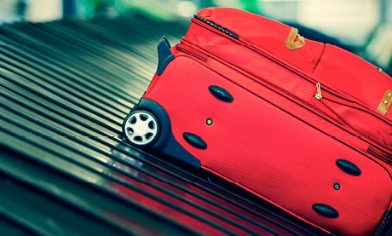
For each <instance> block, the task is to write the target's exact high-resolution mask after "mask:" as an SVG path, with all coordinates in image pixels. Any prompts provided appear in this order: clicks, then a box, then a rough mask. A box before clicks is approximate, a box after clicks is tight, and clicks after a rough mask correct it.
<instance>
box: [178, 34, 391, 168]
mask: <svg viewBox="0 0 392 236" xmlns="http://www.w3.org/2000/svg"><path fill="white" fill-rule="evenodd" d="M194 47H195V46H193V45H192V44H191V43H188V42H187V41H185V40H184V39H182V41H181V43H180V44H177V45H176V49H177V50H178V51H179V52H183V53H185V54H187V55H189V56H191V57H194V58H197V59H199V60H201V61H203V62H207V60H208V58H212V59H213V60H216V61H218V62H219V63H222V64H224V65H226V66H227V67H229V68H230V69H233V70H235V71H241V72H244V73H245V74H246V76H247V77H249V78H251V79H253V80H255V79H254V78H252V76H250V75H248V73H247V72H246V71H244V70H242V69H241V68H239V67H237V66H234V65H232V64H230V63H226V62H225V61H224V60H223V59H221V58H219V57H216V56H214V55H212V54H210V53H209V52H207V51H201V50H202V49H198V48H194ZM244 73H242V74H244ZM255 81H257V83H259V84H261V85H263V86H267V87H268V88H270V89H271V90H273V91H275V92H277V93H278V94H281V95H283V96H285V97H286V98H288V95H287V94H290V95H291V97H295V98H297V97H296V96H295V95H294V94H292V93H290V92H288V91H285V90H284V89H280V90H282V91H278V90H277V88H276V86H275V85H273V84H270V83H269V82H268V81H265V80H264V79H262V78H259V77H257V79H256V80H255ZM322 91H325V92H326V93H327V95H330V96H327V97H325V96H323V92H322ZM331 95H332V96H331ZM314 97H315V98H316V100H317V102H320V104H323V106H324V107H325V108H326V109H327V110H328V111H329V112H328V113H332V114H328V113H325V111H323V110H324V109H321V110H320V108H318V107H317V106H315V105H312V104H310V103H309V102H305V101H303V100H302V99H293V98H288V99H290V100H291V101H294V102H295V103H297V104H298V102H299V101H300V102H301V103H302V104H303V105H302V106H304V107H305V109H308V110H311V111H313V112H316V113H318V115H320V116H321V117H323V118H324V119H326V120H327V121H329V122H331V123H332V124H334V125H337V126H339V127H341V128H342V129H344V130H346V131H347V132H349V133H351V134H352V135H354V136H357V137H358V138H360V139H361V140H363V141H365V142H371V143H373V144H374V145H372V147H374V148H375V149H377V150H380V151H381V150H383V151H381V152H385V153H387V154H386V155H381V154H379V153H380V152H379V151H378V152H377V151H370V150H369V152H368V153H369V154H371V155H374V156H375V157H377V158H379V159H380V160H383V161H384V162H386V163H388V164H390V165H392V158H390V157H388V155H392V151H390V150H386V149H385V148H383V147H382V145H381V144H379V143H378V142H377V141H374V140H373V139H371V140H369V138H364V137H361V136H363V135H361V132H358V131H357V130H356V129H354V128H352V127H351V126H350V125H348V124H347V123H346V122H345V121H344V119H343V118H341V117H340V116H339V115H338V114H336V113H335V112H334V111H333V109H331V108H330V107H329V106H328V105H327V104H326V103H325V101H329V102H335V103H337V104H342V106H346V107H351V108H353V109H357V110H360V111H362V112H365V113H367V114H369V115H372V116H376V117H377V114H374V113H372V112H369V111H368V109H367V108H366V107H362V106H361V104H358V103H356V102H353V101H351V100H348V99H346V98H344V97H342V96H340V95H338V94H336V93H334V92H332V93H331V91H330V89H328V88H326V87H325V86H323V89H322V88H321V83H320V82H317V83H316V94H315V95H314ZM331 97H335V99H331ZM335 100H337V101H335ZM317 102H316V103H317ZM321 114H324V115H321ZM325 116H327V117H330V118H329V119H328V118H326V117H325ZM331 119H332V120H331ZM383 121H384V122H385V120H383ZM386 123H387V124H389V122H386ZM391 125H392V124H391ZM390 159H391V160H390Z"/></svg>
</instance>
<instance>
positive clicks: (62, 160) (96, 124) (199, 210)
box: [0, 17, 322, 235]
mask: <svg viewBox="0 0 392 236" xmlns="http://www.w3.org/2000/svg"><path fill="white" fill-rule="evenodd" d="M185 32H186V27H184V26H181V25H179V24H174V23H159V22H153V21H150V20H147V19H144V18H142V17H130V18H119V19H111V20H109V19H95V20H90V21H82V20H63V21H57V22H50V23H39V24H33V23H20V24H14V25H3V26H1V27H0V104H1V106H0V146H1V149H0V229H1V230H0V231H1V232H2V233H1V234H2V235H14V234H30V235H34V234H37V235H79V234H82V235H103V234H104V235H121V234H131V235H132V234H136V235H159V234H164V235H198V234H204V235H206V234H207V235H227V234H229V235H230V234H237V235H254V234H263V235H322V233H321V232H320V231H318V230H317V229H314V228H313V227H310V226H309V225H307V224H305V223H303V222H301V221H300V220H297V219H295V218H293V217H291V216H290V215H288V214H285V213H284V212H282V211H280V210H279V209H276V208H275V207H273V206H271V205H269V204H267V203H265V202H263V201H261V200H259V199H257V198H255V197H253V196H252V195H250V194H248V193H246V192H245V191H241V190H240V189H238V188H237V187H235V186H233V185H232V184H230V183H226V182H225V181H224V180H222V179H219V178H218V177H215V176H212V175H210V174H208V173H205V172H202V171H195V170H191V169H189V168H186V167H183V166H178V165H176V164H174V163H171V162H169V161H167V160H166V159H165V158H164V157H159V156H154V155H152V154H149V153H146V152H142V151H140V150H137V149H134V148H132V147H130V146H128V145H127V144H126V143H125V142H124V141H123V139H122V137H121V124H122V120H123V119H124V117H125V116H126V115H127V113H128V112H129V110H130V108H131V107H132V106H133V105H134V104H135V103H136V102H137V101H138V99H139V98H140V97H141V95H142V94H143V92H144V91H145V89H146V88H147V86H148V83H149V80H150V79H151V77H152V75H153V73H154V72H155V69H156V62H157V56H156V44H157V42H158V41H159V39H160V37H161V36H163V35H164V36H166V37H167V38H168V39H169V41H171V42H172V43H173V44H174V43H177V42H178V41H179V39H180V38H181V36H182V35H183V34H184V33H185Z"/></svg>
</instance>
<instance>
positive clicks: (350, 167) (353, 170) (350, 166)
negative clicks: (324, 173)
mask: <svg viewBox="0 0 392 236" xmlns="http://www.w3.org/2000/svg"><path fill="white" fill-rule="evenodd" d="M336 165H337V166H338V167H339V169H341V170H342V171H343V172H345V173H346V174H349V175H353V176H360V175H361V170H360V169H359V168H358V166H356V165H355V164H354V163H352V162H350V161H347V160H343V159H339V160H336Z"/></svg>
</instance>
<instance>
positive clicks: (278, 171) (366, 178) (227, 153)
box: [144, 55, 392, 235]
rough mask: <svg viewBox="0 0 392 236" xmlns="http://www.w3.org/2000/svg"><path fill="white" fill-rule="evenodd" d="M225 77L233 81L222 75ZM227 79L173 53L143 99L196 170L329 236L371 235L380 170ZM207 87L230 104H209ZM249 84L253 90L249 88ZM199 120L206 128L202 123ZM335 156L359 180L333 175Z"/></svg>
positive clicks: (380, 194) (381, 204)
mask: <svg viewBox="0 0 392 236" xmlns="http://www.w3.org/2000/svg"><path fill="white" fill-rule="evenodd" d="M225 74H227V76H228V77H230V78H233V77H231V76H230V73H229V72H225ZM228 77H227V78H226V77H222V76H220V75H219V74H218V73H215V72H212V71H210V70H209V69H207V68H205V66H203V65H201V64H200V63H199V62H195V61H193V60H192V59H190V58H188V57H187V56H185V55H183V56H180V55H177V56H176V58H175V59H174V61H173V62H171V63H170V64H169V65H168V67H167V68H166V70H165V72H164V73H163V75H161V76H160V77H158V76H157V77H155V78H154V80H155V81H154V86H153V87H150V88H149V90H148V91H147V93H146V94H145V96H144V98H148V99H152V100H154V101H157V102H158V103H159V104H160V105H161V106H162V107H163V108H164V109H165V110H166V112H167V113H168V114H169V116H170V120H171V124H172V132H173V134H174V136H175V137H176V139H177V140H178V142H179V143H180V144H181V145H182V146H183V147H184V148H185V149H186V150H188V151H189V152H190V153H191V154H192V155H194V156H195V157H197V158H198V159H199V160H200V161H201V163H202V168H205V169H208V170H210V171H212V172H214V173H217V174H219V175H221V176H225V177H226V178H228V179H229V180H230V181H232V182H235V183H237V184H238V185H240V186H242V187H245V188H247V189H248V190H251V191H252V192H254V193H256V194H257V195H259V196H260V197H262V198H263V199H266V200H268V201H270V202H272V203H274V204H276V205H278V206H280V207H282V208H284V209H286V210H287V211H289V212H292V213H293V214H295V215H297V216H298V217H301V218H303V219H304V220H306V221H309V222H313V223H314V224H316V225H318V226H321V227H323V228H326V229H328V230H330V231H332V232H336V233H340V234H344V235H369V234H371V232H372V231H373V230H375V228H376V227H377V225H378V224H379V222H380V221H381V219H382V217H383V215H384V213H385V212H386V211H387V210H388V208H389V205H390V201H391V196H392V185H391V177H390V175H389V173H388V171H387V170H386V169H385V168H384V167H383V166H381V165H380V164H378V163H377V162H375V161H373V160H371V159H370V158H368V157H367V156H366V155H364V153H361V152H358V151H356V150H353V149H352V148H350V147H348V146H346V145H344V144H342V143H340V142H338V141H336V140H335V139H333V137H330V136H328V135H326V134H324V133H322V132H321V131H319V130H317V129H316V128H315V127H311V126H309V125H308V124H306V123H305V122H304V121H300V120H299V119H297V118H296V117H295V116H293V115H290V114H288V113H286V112H285V111H283V110H282V109H281V108H278V107H276V106H273V105H271V104H270V103H269V102H268V101H266V100H264V99H263V98H261V97H259V96H258V95H257V94H255V93H252V91H247V90H246V89H245V88H243V87H241V86H239V85H238V84H237V83H239V82H241V84H244V83H242V81H241V80H242V79H245V78H241V77H239V76H238V75H237V74H236V76H235V78H236V81H230V79H229V78H228ZM210 85H217V86H221V87H223V88H225V89H227V90H228V91H230V93H231V94H232V95H233V97H234V101H233V102H232V103H224V102H222V101H219V100H217V99H216V98H214V97H213V96H212V95H211V93H210V92H209V90H208V87H209V86H210ZM252 86H254V87H253V89H254V91H256V90H257V87H256V85H255V84H253V85H252ZM169 91H170V94H172V95H173V96H171V95H169V94H168V92H169ZM254 91H253V92H254ZM291 105H293V104H289V103H287V104H286V106H291ZM309 115H310V114H309ZM207 119H211V120H212V121H213V123H212V125H207V124H206V120H207ZM314 119H317V118H314ZM184 132H191V133H195V134H198V135H200V136H201V137H202V138H203V140H204V141H205V142H206V143H207V145H208V147H207V149H206V150H200V149H197V148H195V147H193V146H191V145H190V144H189V143H187V142H186V141H185V140H184V139H183V136H182V134H183V133H184ZM338 159H344V160H348V161H351V162H353V163H355V164H356V165H357V166H358V167H359V169H361V175H360V176H351V175H348V174H346V173H345V172H343V171H342V170H340V169H339V168H338V166H337V165H336V161H337V160H338ZM335 184H339V185H340V189H339V190H335V189H334V185H335ZM317 203H320V204H326V205H329V206H331V207H333V208H334V209H336V210H337V211H338V212H339V217H338V218H334V219H329V218H326V217H323V216H320V215H318V214H317V213H316V212H315V211H314V210H313V209H312V206H313V205H314V204H317Z"/></svg>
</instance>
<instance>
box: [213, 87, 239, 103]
mask: <svg viewBox="0 0 392 236" xmlns="http://www.w3.org/2000/svg"><path fill="white" fill-rule="evenodd" d="M208 90H210V92H211V94H212V95H214V97H216V98H217V99H219V100H221V101H223V102H232V101H233V96H231V94H230V93H229V92H227V90H226V89H224V88H221V87H219V86H215V85H211V86H210V87H208Z"/></svg>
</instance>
